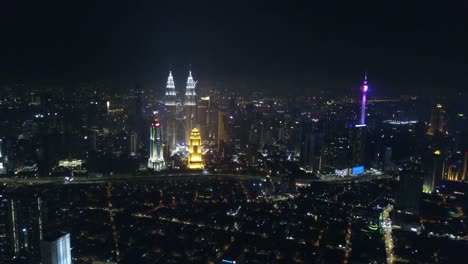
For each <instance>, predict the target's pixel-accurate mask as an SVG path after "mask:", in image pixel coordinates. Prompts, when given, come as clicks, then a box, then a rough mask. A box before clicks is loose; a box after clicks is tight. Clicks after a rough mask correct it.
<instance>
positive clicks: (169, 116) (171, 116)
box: [164, 72, 176, 150]
mask: <svg viewBox="0 0 468 264" xmlns="http://www.w3.org/2000/svg"><path fill="white" fill-rule="evenodd" d="M164 105H165V106H166V110H167V113H166V130H167V138H166V140H167V144H169V147H170V149H171V150H174V149H175V148H176V91H175V85H174V78H173V77H172V72H169V77H167V85H166V96H165V100H164Z"/></svg>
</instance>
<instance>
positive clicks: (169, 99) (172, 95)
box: [164, 71, 197, 106]
mask: <svg viewBox="0 0 468 264" xmlns="http://www.w3.org/2000/svg"><path fill="white" fill-rule="evenodd" d="M196 85H197V82H196V81H194V80H193V77H192V71H189V76H188V78H187V86H186V89H185V102H184V105H189V106H195V104H196V96H197V94H196V92H195V87H196ZM164 104H165V105H166V106H169V105H176V90H175V84H174V77H172V72H171V71H169V77H167V85H166V98H165V101H164Z"/></svg>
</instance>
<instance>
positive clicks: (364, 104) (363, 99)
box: [360, 73, 369, 125]
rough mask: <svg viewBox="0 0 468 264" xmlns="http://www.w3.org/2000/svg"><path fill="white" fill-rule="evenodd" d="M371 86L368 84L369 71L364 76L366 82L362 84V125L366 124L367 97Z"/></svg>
mask: <svg viewBox="0 0 468 264" xmlns="http://www.w3.org/2000/svg"><path fill="white" fill-rule="evenodd" d="M368 89H369V86H368V85H367V73H366V75H365V76H364V82H363V83H362V85H361V92H362V104H361V122H360V124H361V125H364V124H366V99H367V90H368Z"/></svg>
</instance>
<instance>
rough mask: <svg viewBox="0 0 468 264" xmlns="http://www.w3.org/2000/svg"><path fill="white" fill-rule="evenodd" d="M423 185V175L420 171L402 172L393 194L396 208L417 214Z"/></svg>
mask: <svg viewBox="0 0 468 264" xmlns="http://www.w3.org/2000/svg"><path fill="white" fill-rule="evenodd" d="M422 186H423V175H422V174H421V173H420V172H403V173H401V174H400V177H399V184H398V188H397V192H396V195H395V198H396V204H395V207H396V209H397V210H401V211H403V212H405V213H409V214H415V215H419V202H420V197H421V192H422Z"/></svg>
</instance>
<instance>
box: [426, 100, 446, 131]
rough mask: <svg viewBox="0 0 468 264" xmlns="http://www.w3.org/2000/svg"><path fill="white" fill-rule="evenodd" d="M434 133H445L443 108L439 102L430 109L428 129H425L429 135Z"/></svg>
mask: <svg viewBox="0 0 468 264" xmlns="http://www.w3.org/2000/svg"><path fill="white" fill-rule="evenodd" d="M436 133H440V134H443V133H445V110H444V109H443V107H442V105H441V104H437V105H436V107H435V108H434V109H432V112H431V120H430V123H429V129H428V130H427V134H428V135H430V136H433V135H435V134H436Z"/></svg>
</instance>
